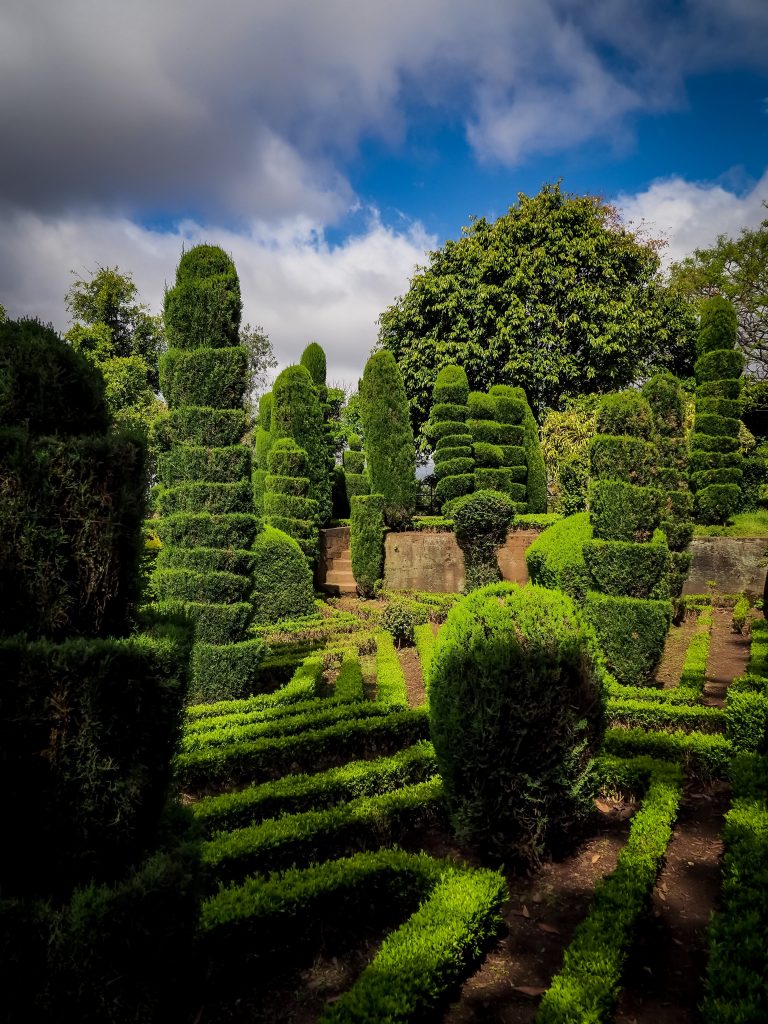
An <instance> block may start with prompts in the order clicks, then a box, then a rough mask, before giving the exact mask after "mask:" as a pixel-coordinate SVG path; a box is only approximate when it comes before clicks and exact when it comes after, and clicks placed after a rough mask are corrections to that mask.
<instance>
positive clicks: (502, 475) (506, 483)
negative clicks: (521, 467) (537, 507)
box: [475, 467, 526, 502]
mask: <svg viewBox="0 0 768 1024" xmlns="http://www.w3.org/2000/svg"><path fill="white" fill-rule="evenodd" d="M475 489H476V490H478V491H503V492H504V494H508V495H509V497H510V498H511V499H512V501H520V502H523V501H525V494H526V486H525V484H524V483H515V481H514V479H513V474H512V470H511V469H507V468H506V467H502V468H499V469H476V470H475Z"/></svg>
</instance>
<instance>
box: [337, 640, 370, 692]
mask: <svg viewBox="0 0 768 1024" xmlns="http://www.w3.org/2000/svg"><path fill="white" fill-rule="evenodd" d="M334 697H335V699H336V700H339V701H360V700H362V699H363V667H362V665H361V664H360V658H359V657H358V654H357V651H355V650H350V649H347V650H345V651H344V652H343V654H342V658H341V667H340V669H339V674H338V675H337V676H336V684H335V687H334Z"/></svg>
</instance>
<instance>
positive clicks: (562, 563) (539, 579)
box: [525, 512, 592, 602]
mask: <svg viewBox="0 0 768 1024" xmlns="http://www.w3.org/2000/svg"><path fill="white" fill-rule="evenodd" d="M591 539H592V524H591V523H590V520H589V513H588V512H577V513H576V514H575V515H572V516H566V518H565V519H561V520H560V522H558V523H555V524H554V525H553V526H550V527H549V528H548V529H546V530H544V532H543V533H542V534H541V535H540V536H538V537H537V538H536V540H535V541H534V542H533V543H532V544H531V546H530V547H529V548H528V549H527V551H526V552H525V562H526V565H527V567H528V574H529V576H530V577H531V580H532V582H533V583H535V584H537V585H538V586H540V587H547V588H549V589H550V590H562V591H564V592H565V593H566V594H570V596H571V597H573V598H575V599H576V600H577V601H579V602H581V601H583V600H584V598H585V596H586V593H587V591H588V590H589V588H590V586H591V585H592V576H591V574H590V572H589V570H588V569H587V563H586V562H585V560H584V547H585V545H586V544H587V543H589V542H590V541H591Z"/></svg>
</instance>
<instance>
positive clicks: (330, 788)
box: [193, 740, 437, 835]
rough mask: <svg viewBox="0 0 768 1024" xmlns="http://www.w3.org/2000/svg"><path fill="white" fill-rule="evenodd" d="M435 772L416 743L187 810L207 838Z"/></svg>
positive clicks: (425, 746) (431, 758)
mask: <svg viewBox="0 0 768 1024" xmlns="http://www.w3.org/2000/svg"><path fill="white" fill-rule="evenodd" d="M436 772H437V762H436V760H435V752H434V749H433V747H432V744H431V743H429V742H427V741H426V740H422V741H420V742H419V743H416V744H414V745H413V746H410V747H406V748H405V750H400V751H398V752H397V753H396V754H393V755H392V756H391V757H380V758H376V760H374V761H350V762H349V763H348V764H345V765H342V766H341V767H340V768H331V769H329V770H328V771H325V772H318V773H317V774H315V775H285V776H283V778H281V779H276V780H275V781H274V782H265V783H262V784H261V785H259V786H249V787H248V788H247V789H241V790H238V791H237V792H235V793H222V794H220V795H219V796H210V797H205V798H203V799H202V800H200V801H198V802H197V803H196V804H195V805H194V807H193V810H194V813H195V817H196V819H197V821H198V822H199V824H200V825H201V826H202V827H203V828H204V830H205V832H206V833H207V834H208V835H213V833H215V832H218V831H225V830H231V829H236V828H244V827H245V826H248V825H252V824H253V823H254V822H256V821H263V820H264V819H265V818H277V817H279V816H280V815H282V814H297V813H300V812H303V811H311V810H320V809H321V808H326V807H333V806H334V805H335V804H340V803H343V802H344V801H348V800H355V799H357V798H358V797H363V796H377V795H379V794H381V793H388V792H390V791H392V790H394V789H397V788H398V787H399V786H407V785H412V784H414V783H417V782H425V781H426V780H427V779H430V778H431V777H432V776H433V775H435V774H436Z"/></svg>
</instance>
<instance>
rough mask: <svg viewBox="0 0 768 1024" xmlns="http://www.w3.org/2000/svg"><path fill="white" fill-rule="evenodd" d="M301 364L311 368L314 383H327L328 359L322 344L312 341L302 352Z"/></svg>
mask: <svg viewBox="0 0 768 1024" xmlns="http://www.w3.org/2000/svg"><path fill="white" fill-rule="evenodd" d="M300 362H301V365H302V366H305V367H306V368H307V369H308V370H309V375H310V377H311V378H312V381H313V383H314V384H319V385H322V386H324V385H325V375H326V372H327V371H326V360H325V352H324V351H323V348H322V346H320V345H318V343H317V342H316V341H313V342H311V343H310V344H309V345H307V347H306V348H305V349H304V351H303V352H302V353H301V360H300Z"/></svg>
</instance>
